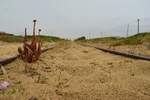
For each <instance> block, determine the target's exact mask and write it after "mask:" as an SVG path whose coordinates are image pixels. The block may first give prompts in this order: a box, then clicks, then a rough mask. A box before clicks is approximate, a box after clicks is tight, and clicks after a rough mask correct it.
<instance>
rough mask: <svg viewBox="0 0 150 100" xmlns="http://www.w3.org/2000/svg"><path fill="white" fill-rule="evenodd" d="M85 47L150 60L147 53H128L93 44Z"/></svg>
mask: <svg viewBox="0 0 150 100" xmlns="http://www.w3.org/2000/svg"><path fill="white" fill-rule="evenodd" d="M82 46H85V47H92V48H95V49H98V50H101V51H104V52H109V53H111V54H115V55H120V56H124V57H128V58H133V59H141V60H147V61H150V56H147V55H139V54H135V53H128V52H121V51H117V50H113V49H106V48H101V47H96V46H92V45H83V44H82Z"/></svg>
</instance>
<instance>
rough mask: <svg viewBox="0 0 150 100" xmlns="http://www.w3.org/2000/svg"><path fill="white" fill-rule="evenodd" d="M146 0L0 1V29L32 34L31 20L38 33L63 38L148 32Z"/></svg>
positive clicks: (149, 23) (148, 7)
mask: <svg viewBox="0 0 150 100" xmlns="http://www.w3.org/2000/svg"><path fill="white" fill-rule="evenodd" d="M149 4H150V0H0V31H4V32H9V33H14V34H18V35H23V33H24V28H25V27H27V29H28V33H29V34H31V33H32V26H33V23H32V20H33V19H37V21H38V23H37V29H38V28H41V29H42V32H41V33H42V34H44V35H52V36H59V37H63V38H68V39H69V38H77V37H80V36H86V37H88V38H94V37H101V36H126V31H127V25H128V24H129V34H130V35H133V34H136V33H137V19H138V18H139V19H140V32H146V31H150V13H149V9H150V6H149Z"/></svg>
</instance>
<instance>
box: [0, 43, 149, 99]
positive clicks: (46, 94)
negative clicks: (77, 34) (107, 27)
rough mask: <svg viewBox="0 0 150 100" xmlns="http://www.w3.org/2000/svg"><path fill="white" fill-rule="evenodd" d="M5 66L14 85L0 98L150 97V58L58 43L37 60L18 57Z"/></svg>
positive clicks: (2, 93) (3, 76)
mask: <svg viewBox="0 0 150 100" xmlns="http://www.w3.org/2000/svg"><path fill="white" fill-rule="evenodd" d="M25 66H26V67H27V68H28V70H29V72H28V73H25V72H24V68H25ZM5 68H6V70H7V73H8V80H9V81H10V82H11V83H12V86H11V87H10V88H9V89H7V90H5V91H0V100H150V62H148V61H143V60H134V59H130V58H125V57H121V56H117V55H113V54H109V53H105V52H102V51H99V50H97V49H94V48H90V47H83V46H81V45H78V44H76V43H70V42H68V43H59V44H58V45H57V47H56V48H54V49H52V50H49V51H47V52H45V53H43V54H42V55H41V58H40V60H39V61H38V62H36V63H33V64H25V63H24V62H23V61H22V60H20V59H17V60H16V61H14V62H13V63H11V64H8V65H6V66H5ZM3 80H6V76H5V75H1V76H0V81H3Z"/></svg>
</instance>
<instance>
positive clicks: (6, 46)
mask: <svg viewBox="0 0 150 100" xmlns="http://www.w3.org/2000/svg"><path fill="white" fill-rule="evenodd" d="M20 46H21V43H7V42H1V41H0V57H4V56H8V55H9V56H12V55H14V54H16V53H17V50H18V47H20Z"/></svg>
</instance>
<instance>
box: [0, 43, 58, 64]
mask: <svg viewBox="0 0 150 100" xmlns="http://www.w3.org/2000/svg"><path fill="white" fill-rule="evenodd" d="M55 46H56V45H51V46H49V47H48V48H45V49H42V53H44V52H46V51H48V50H50V49H53V48H54V47H55ZM19 56H20V55H19V54H16V55H14V56H8V57H2V58H0V65H6V64H9V63H11V62H13V61H14V60H16V59H17V58H18V57H19Z"/></svg>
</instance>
